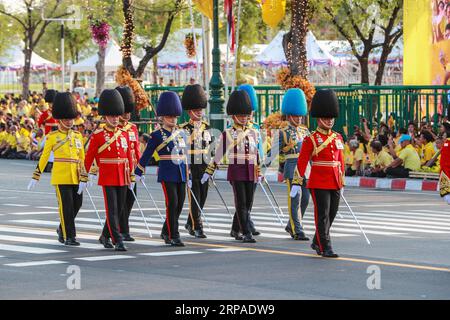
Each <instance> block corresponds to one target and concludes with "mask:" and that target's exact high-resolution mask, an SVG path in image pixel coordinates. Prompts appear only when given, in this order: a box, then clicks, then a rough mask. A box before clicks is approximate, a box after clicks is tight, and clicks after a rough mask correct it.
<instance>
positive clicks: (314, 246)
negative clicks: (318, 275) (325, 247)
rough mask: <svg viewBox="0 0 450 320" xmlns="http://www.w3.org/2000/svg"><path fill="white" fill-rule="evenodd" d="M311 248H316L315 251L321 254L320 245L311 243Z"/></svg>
mask: <svg viewBox="0 0 450 320" xmlns="http://www.w3.org/2000/svg"><path fill="white" fill-rule="evenodd" d="M311 249H313V250H316V253H317V254H318V255H319V256H321V255H322V251H320V247H319V246H318V245H317V244H315V243H311Z"/></svg>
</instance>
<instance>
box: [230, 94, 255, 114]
mask: <svg viewBox="0 0 450 320" xmlns="http://www.w3.org/2000/svg"><path fill="white" fill-rule="evenodd" d="M227 113H228V115H230V116H235V115H239V114H248V115H250V114H251V113H252V103H251V101H250V97H249V96H248V93H247V92H246V91H244V90H235V91H233V92H232V93H231V95H230V97H229V98H228V103H227Z"/></svg>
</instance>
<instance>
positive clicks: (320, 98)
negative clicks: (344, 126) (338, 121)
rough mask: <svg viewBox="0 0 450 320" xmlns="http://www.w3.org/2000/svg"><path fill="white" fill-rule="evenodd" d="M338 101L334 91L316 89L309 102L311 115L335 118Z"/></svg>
mask: <svg viewBox="0 0 450 320" xmlns="http://www.w3.org/2000/svg"><path fill="white" fill-rule="evenodd" d="M338 116H339V101H338V98H337V96H336V93H335V92H334V91H333V90H330V89H323V90H317V91H316V94H315V95H314V97H313V99H312V103H311V117H313V118H337V117H338Z"/></svg>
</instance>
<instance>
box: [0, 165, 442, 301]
mask: <svg viewBox="0 0 450 320" xmlns="http://www.w3.org/2000/svg"><path fill="white" fill-rule="evenodd" d="M34 167H35V163H33V162H28V161H11V160H0V299H449V298H450V286H449V283H450V255H449V249H448V248H449V245H450V207H449V206H447V205H445V204H444V203H443V202H442V201H441V199H440V198H439V196H438V195H437V194H436V193H430V192H404V191H402V192H397V191H375V190H364V189H351V188H348V189H346V190H345V196H346V197H347V199H348V201H349V203H350V205H351V206H352V208H353V210H354V212H355V213H356V215H357V216H358V218H359V221H360V223H361V225H362V226H363V228H364V229H365V230H366V233H367V235H368V237H369V238H370V241H371V245H368V244H367V243H366V242H365V240H364V238H363V237H362V235H361V233H360V231H359V228H358V226H357V224H356V223H355V222H354V220H353V218H352V217H351V215H350V214H349V212H348V210H347V209H346V207H345V205H344V203H341V208H340V209H341V211H340V213H341V214H342V217H339V216H338V217H337V218H336V221H335V223H334V224H333V227H332V240H333V247H334V249H335V251H336V252H337V253H339V254H340V256H341V257H340V258H339V259H335V260H330V259H324V258H321V257H318V256H317V255H315V253H314V252H313V251H312V250H311V249H310V247H309V244H310V242H299V241H294V240H292V239H291V238H290V237H289V235H288V234H287V233H286V232H285V231H284V226H283V227H282V226H281V225H280V223H279V222H278V221H277V219H276V217H275V214H274V212H273V210H272V208H271V207H270V205H269V203H268V201H267V199H266V198H265V196H264V194H263V193H262V192H261V190H259V189H258V190H257V194H256V199H255V205H254V209H253V212H252V216H253V220H254V221H255V224H256V227H257V229H258V230H259V231H261V233H262V234H261V235H260V236H258V237H256V238H257V240H258V241H257V243H255V244H243V243H241V242H238V241H235V240H234V239H232V238H230V237H229V235H228V234H229V231H230V227H231V219H230V217H229V215H228V213H227V212H226V210H225V209H224V207H223V205H222V203H221V201H220V198H219V197H218V195H217V193H216V192H215V191H214V189H211V190H210V195H209V198H208V201H207V203H206V208H205V214H206V216H207V219H208V222H209V225H210V227H211V229H209V228H208V227H206V228H205V233H206V234H207V235H208V238H207V239H195V238H193V237H190V236H189V235H188V234H187V233H186V231H185V230H184V228H183V226H184V223H185V221H186V214H187V211H186V210H184V212H183V214H182V216H181V218H180V231H181V235H182V239H183V241H184V242H185V244H186V247H184V248H172V247H170V246H166V245H164V244H163V242H162V241H161V240H160V239H159V237H158V236H159V233H160V230H161V225H162V223H161V220H160V218H159V215H158V212H157V211H156V210H155V207H154V205H153V203H152V202H151V201H150V200H149V198H148V196H147V195H146V193H145V191H144V189H143V188H142V187H139V188H138V197H139V199H140V203H141V206H142V208H143V210H144V213H145V216H146V217H147V218H148V222H149V223H150V229H151V232H152V234H153V238H149V236H148V233H147V230H146V228H145V224H144V221H143V219H142V217H141V215H140V212H139V211H138V210H135V211H133V213H132V218H131V228H132V229H131V231H132V234H133V236H135V237H136V239H137V241H136V242H135V243H129V244H127V246H128V249H129V250H128V251H127V252H123V253H117V252H115V251H114V250H108V249H104V248H103V247H102V246H101V245H100V244H98V242H97V239H98V236H99V234H100V228H101V226H100V223H99V221H98V219H97V216H96V214H95V211H94V209H93V206H92V204H91V202H90V201H89V198H88V197H87V195H85V196H84V205H83V207H82V210H81V212H80V213H79V216H78V217H77V220H76V223H77V237H78V240H79V241H80V242H81V243H82V245H81V247H65V246H64V245H61V244H59V243H58V242H57V241H56V233H55V229H56V226H57V225H58V213H57V202H56V196H55V193H54V189H53V187H52V186H50V184H49V181H50V177H49V175H48V174H44V175H43V177H42V178H41V181H40V182H39V184H38V186H37V187H36V189H34V190H33V191H27V190H26V186H27V184H28V181H29V179H30V177H31V175H32V172H33V169H34ZM146 181H147V184H148V185H149V187H150V190H151V192H152V194H153V197H154V198H155V199H156V202H157V205H158V207H159V208H160V210H161V212H162V214H164V200H163V195H162V191H161V187H160V185H159V184H157V183H156V182H155V179H154V177H151V176H149V177H147V179H146ZM218 184H219V188H220V190H221V192H222V193H223V195H224V197H225V199H226V201H227V203H228V205H229V206H230V207H231V208H232V207H233V203H232V194H231V188H230V186H229V184H228V183H227V182H225V181H223V182H218ZM272 189H273V190H274V192H275V194H276V197H277V200H278V202H279V203H280V204H281V206H282V210H283V211H284V214H285V215H286V212H287V210H286V208H287V207H286V197H287V195H286V187H285V186H284V185H283V184H272ZM90 191H91V194H92V195H93V199H94V202H95V204H96V207H97V208H98V209H99V210H100V214H101V216H102V217H104V210H103V208H104V204H103V199H102V196H101V190H100V188H99V187H98V186H95V187H93V188H91V190H90ZM135 207H136V206H135ZM136 208H137V207H136ZM312 209H313V206H312V202H311V203H310V206H309V208H308V212H307V213H306V215H305V218H304V224H305V227H306V230H307V233H308V234H309V235H310V236H312V234H313V230H314V220H313V214H312ZM284 222H286V216H285V217H284Z"/></svg>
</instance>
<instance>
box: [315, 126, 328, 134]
mask: <svg viewBox="0 0 450 320" xmlns="http://www.w3.org/2000/svg"><path fill="white" fill-rule="evenodd" d="M317 131H318V132H319V133H321V134H324V135H326V136H328V135H330V133H331V129H330V130H325V129H322V128H320V127H317Z"/></svg>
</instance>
